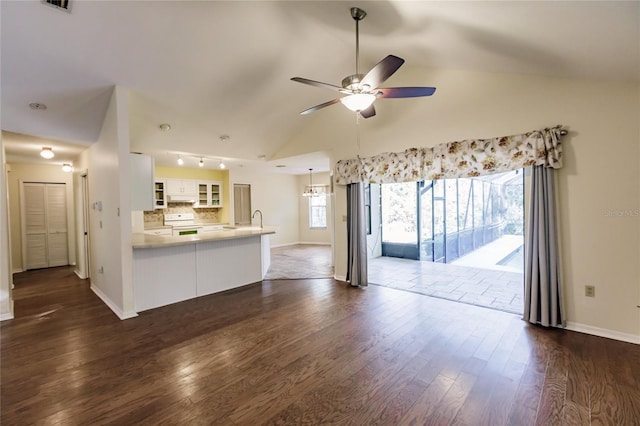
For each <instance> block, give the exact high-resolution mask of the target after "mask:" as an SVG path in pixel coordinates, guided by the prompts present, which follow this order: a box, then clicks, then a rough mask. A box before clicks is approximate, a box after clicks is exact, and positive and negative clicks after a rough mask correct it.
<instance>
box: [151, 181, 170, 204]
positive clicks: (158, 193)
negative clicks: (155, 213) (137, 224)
mask: <svg viewBox="0 0 640 426" xmlns="http://www.w3.org/2000/svg"><path fill="white" fill-rule="evenodd" d="M154 193H155V208H156V209H166V208H167V181H166V180H164V179H158V180H156V182H155V188H154Z"/></svg>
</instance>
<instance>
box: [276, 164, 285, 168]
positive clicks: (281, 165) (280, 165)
mask: <svg viewBox="0 0 640 426" xmlns="http://www.w3.org/2000/svg"><path fill="white" fill-rule="evenodd" d="M276 167H278V168H280V169H281V168H283V167H287V166H286V165H284V164H278V165H277V166H276Z"/></svg>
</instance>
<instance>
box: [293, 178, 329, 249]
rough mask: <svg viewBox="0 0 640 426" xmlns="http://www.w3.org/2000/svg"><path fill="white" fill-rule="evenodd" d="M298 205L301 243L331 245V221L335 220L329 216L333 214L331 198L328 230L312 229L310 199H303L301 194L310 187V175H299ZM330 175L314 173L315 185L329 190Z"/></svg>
mask: <svg viewBox="0 0 640 426" xmlns="http://www.w3.org/2000/svg"><path fill="white" fill-rule="evenodd" d="M297 178H298V194H297V198H298V204H299V209H300V223H299V229H298V235H299V238H300V239H299V242H300V243H302V244H331V233H330V232H329V231H330V229H331V220H333V218H332V217H331V215H330V214H329V212H331V200H332V197H331V196H327V227H326V228H313V229H312V228H310V227H309V198H308V197H302V196H301V195H300V194H302V192H303V191H304V188H305V187H306V186H307V185H309V175H299V176H298V177H297ZM329 179H330V178H329V173H314V174H313V184H314V185H327V189H328V188H329V183H330V180H329Z"/></svg>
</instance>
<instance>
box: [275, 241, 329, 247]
mask: <svg viewBox="0 0 640 426" xmlns="http://www.w3.org/2000/svg"><path fill="white" fill-rule="evenodd" d="M298 244H305V245H307V244H309V245H318V246H330V245H331V243H316V242H304V241H296V242H293V243H284V244H274V245H272V246H271V248H278V247H286V246H295V245H298Z"/></svg>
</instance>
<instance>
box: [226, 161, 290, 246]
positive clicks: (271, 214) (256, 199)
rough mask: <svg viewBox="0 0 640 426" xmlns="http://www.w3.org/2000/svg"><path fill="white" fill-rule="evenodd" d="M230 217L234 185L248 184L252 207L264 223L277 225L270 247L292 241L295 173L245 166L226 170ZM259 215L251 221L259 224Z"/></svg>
mask: <svg viewBox="0 0 640 426" xmlns="http://www.w3.org/2000/svg"><path fill="white" fill-rule="evenodd" d="M229 183H230V188H229V192H230V197H229V198H231V200H230V206H231V208H232V211H231V215H230V217H231V218H232V219H233V185H234V184H235V183H242V184H249V185H251V210H252V213H253V211H255V210H256V209H259V210H260V211H262V215H263V220H264V225H265V226H266V225H270V226H276V227H277V231H276V233H275V235H272V236H271V246H272V247H274V246H280V245H285V244H295V243H297V242H298V241H299V235H298V222H299V212H298V202H297V201H298V197H299V196H300V194H299V193H298V179H297V177H296V176H292V175H285V174H277V173H262V172H256V171H253V170H251V169H249V168H248V167H243V168H238V169H232V170H229ZM259 223H260V219H259V216H256V218H255V219H253V224H254V225H255V224H259Z"/></svg>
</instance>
